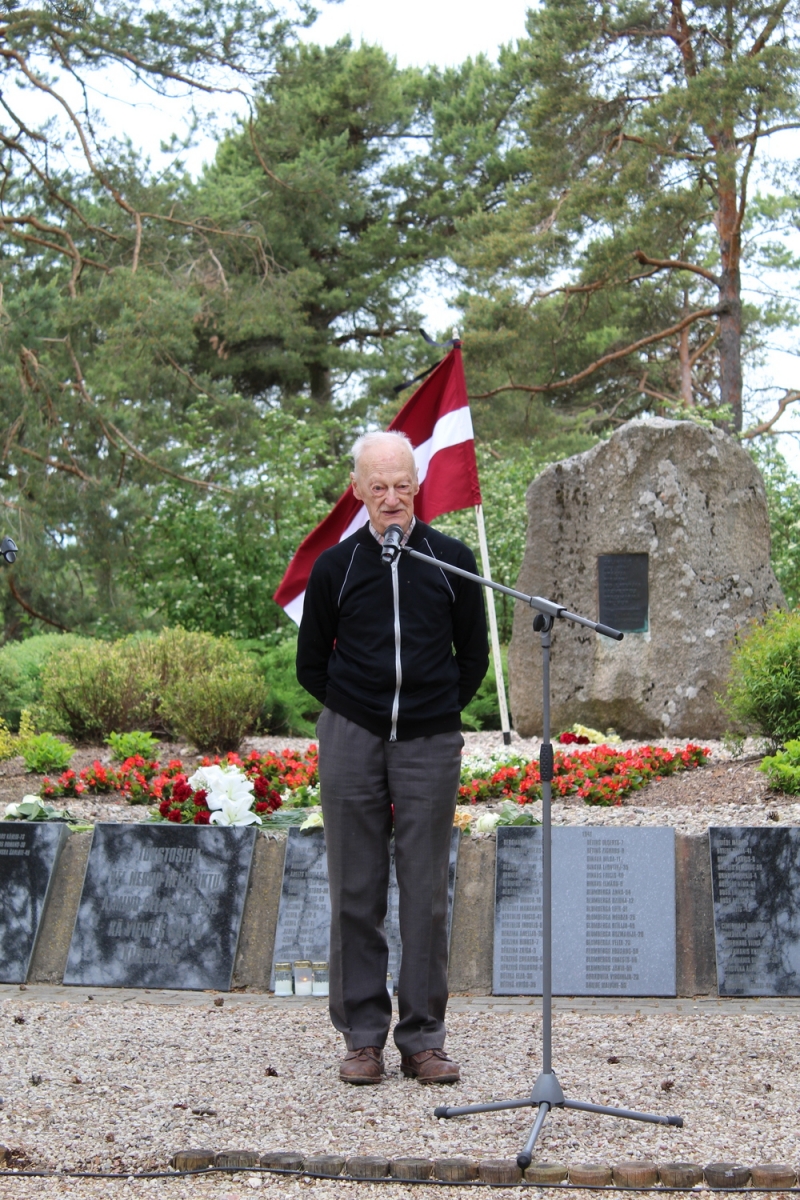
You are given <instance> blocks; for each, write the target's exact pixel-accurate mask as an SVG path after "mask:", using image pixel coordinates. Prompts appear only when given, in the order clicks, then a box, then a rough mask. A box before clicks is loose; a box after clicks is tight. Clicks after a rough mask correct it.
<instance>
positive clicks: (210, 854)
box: [64, 824, 256, 991]
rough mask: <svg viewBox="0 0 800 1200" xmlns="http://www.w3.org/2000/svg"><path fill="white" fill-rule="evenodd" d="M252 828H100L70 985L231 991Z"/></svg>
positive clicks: (73, 948)
mask: <svg viewBox="0 0 800 1200" xmlns="http://www.w3.org/2000/svg"><path fill="white" fill-rule="evenodd" d="M255 837H256V833H255V829H254V827H253V826H252V825H247V826H233V827H231V826H227V827H225V828H222V827H218V826H215V825H172V824H163V825H144V824H142V825H128V824H99V825H95V827H94V835H93V838H92V846H91V850H90V851H89V861H88V863H87V865H86V875H85V876H84V880H83V892H82V893H81V900H80V905H79V907H78V915H77V917H76V919H75V929H74V932H73V934H72V941H71V943H70V947H69V956H68V958H67V969H66V971H65V972H64V983H66V984H77V985H82V986H90V987H145V988H191V989H193V990H201V989H205V988H215V989H217V990H219V991H228V990H229V989H230V986H231V977H232V975H233V964H234V959H235V957H236V947H237V944H238V941H239V930H240V928H241V924H242V913H243V911H244V900H245V893H246V891H247V883H248V880H249V877H250V867H251V863H252V859H253V846H254V843H255Z"/></svg>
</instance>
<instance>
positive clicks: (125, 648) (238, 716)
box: [42, 629, 267, 753]
mask: <svg viewBox="0 0 800 1200" xmlns="http://www.w3.org/2000/svg"><path fill="white" fill-rule="evenodd" d="M266 699H267V692H266V688H265V686H264V683H263V681H262V679H261V677H260V674H259V671H258V667H257V664H256V663H254V661H253V659H252V657H251V656H250V655H249V654H247V653H246V652H245V651H243V650H242V649H240V648H239V647H237V645H236V643H235V642H233V641H232V640H230V639H229V638H218V637H214V636H213V635H212V634H210V633H198V632H191V631H189V630H185V629H164V630H162V632H161V633H160V634H159V635H158V636H157V637H144V636H139V635H133V636H130V637H127V638H122V639H120V640H119V641H117V642H91V643H89V644H87V645H84V646H81V647H79V648H76V649H74V650H65V651H62V652H61V653H60V654H56V655H53V656H52V657H51V658H50V660H49V661H48V663H47V666H46V668H45V671H44V683H43V689H42V700H43V707H44V710H45V713H46V714H47V715H48V717H49V718H50V720H51V721H52V722H53V725H54V727H55V728H58V729H62V730H64V731H66V732H69V733H71V734H72V735H73V736H74V737H76V738H80V739H82V740H84V741H99V740H100V739H101V738H105V737H107V738H108V740H109V743H110V744H111V735H112V731H116V732H115V733H114V737H115V738H120V736H121V735H124V734H127V735H128V736H129V737H130V736H131V735H133V734H134V731H135V736H136V737H137V738H142V737H144V736H145V734H143V733H142V730H145V731H148V730H149V731H150V732H152V733H163V734H165V735H167V736H173V735H175V734H178V735H180V736H181V737H186V738H188V739H189V740H190V741H192V742H193V743H194V744H195V745H196V746H198V748H199V749H201V750H215V751H217V752H219V753H222V752H223V751H224V750H232V749H236V747H237V746H238V745H239V743H240V742H241V740H242V737H243V736H244V734H245V733H247V732H249V730H250V729H252V728H254V726H255V725H256V724H257V723H258V720H259V719H260V717H261V715H262V712H263V709H264V706H265V704H266Z"/></svg>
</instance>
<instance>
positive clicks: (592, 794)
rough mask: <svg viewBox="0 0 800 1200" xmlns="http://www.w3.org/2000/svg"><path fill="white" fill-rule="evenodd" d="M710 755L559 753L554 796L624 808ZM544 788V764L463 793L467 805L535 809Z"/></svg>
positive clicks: (695, 750) (499, 774) (502, 774)
mask: <svg viewBox="0 0 800 1200" xmlns="http://www.w3.org/2000/svg"><path fill="white" fill-rule="evenodd" d="M710 753H711V751H710V750H709V748H708V747H707V746H705V747H703V746H696V745H693V744H690V745H688V746H686V747H685V748H684V749H683V750H675V751H671V750H666V749H665V748H664V747H663V746H641V747H639V748H638V749H636V750H617V749H616V748H615V747H613V746H593V747H592V749H591V750H576V751H572V752H568V751H563V750H557V751H556V753H555V762H554V768H553V795H554V796H569V795H578V796H580V797H581V798H582V799H583V800H585V801H586V803H587V804H601V805H611V804H621V803H622V797H623V796H626V795H627V794H628V793H629V792H633V791H636V790H637V789H638V788H642V787H644V786H645V785H646V784H648V783H650V782H651V780H653V779H661V778H662V777H663V776H665V775H674V774H675V772H677V771H686V770H690V769H691V768H692V767H699V766H702V765H703V764H704V763H705V762H707V761H708V756H709V754H710ZM541 796H542V784H541V779H540V776H539V764H538V762H536V761H535V760H534V761H533V762H530V763H528V765H527V766H526V767H514V766H504V767H500V768H499V770H497V771H496V772H495V773H494V774H493V775H491V776H489V777H488V778H479V779H473V780H471V781H470V782H468V783H466V784H463V785H462V787H461V788H460V789H459V798H460V800H461V802H462V803H470V802H471V803H472V804H475V803H477V802H478V801H486V800H516V802H517V803H518V804H531V803H533V802H534V801H536V800H540V799H541Z"/></svg>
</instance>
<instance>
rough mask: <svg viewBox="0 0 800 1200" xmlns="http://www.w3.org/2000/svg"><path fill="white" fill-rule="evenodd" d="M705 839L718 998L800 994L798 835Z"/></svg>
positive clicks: (755, 832) (721, 832)
mask: <svg viewBox="0 0 800 1200" xmlns="http://www.w3.org/2000/svg"><path fill="white" fill-rule="evenodd" d="M708 833H709V844H710V848H711V880H712V887H713V895H714V939H715V942H716V950H717V983H718V987H719V994H720V996H800V829H798V828H796V827H791V828H784V829H766V828H764V829H761V828H755V827H754V828H743V827H732V828H728V829H725V828H717V827H712V828H711V829H709V831H708Z"/></svg>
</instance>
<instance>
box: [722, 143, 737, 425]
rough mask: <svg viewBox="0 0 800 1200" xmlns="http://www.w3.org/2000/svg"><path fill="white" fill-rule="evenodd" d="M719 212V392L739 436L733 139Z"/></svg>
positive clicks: (726, 149)
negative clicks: (727, 407)
mask: <svg viewBox="0 0 800 1200" xmlns="http://www.w3.org/2000/svg"><path fill="white" fill-rule="evenodd" d="M721 140H722V142H723V146H722V148H721V153H720V154H719V164H720V166H719V173H718V181H719V182H718V187H719V196H718V208H717V215H716V222H715V223H716V226H717V234H718V236H719V254H720V266H721V268H722V269H721V272H720V289H719V302H720V318H719V390H720V402H721V403H722V404H723V405H728V406H729V407H730V411H731V424H732V426H733V429H734V430H735V432H736V433H740V432H741V429H742V296H741V274H740V270H739V264H740V260H741V230H740V218H739V202H738V200H739V198H738V189H737V186H736V182H737V181H736V150H735V143H734V141H733V138H732V136H730V137H725V138H723V139H721Z"/></svg>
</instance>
